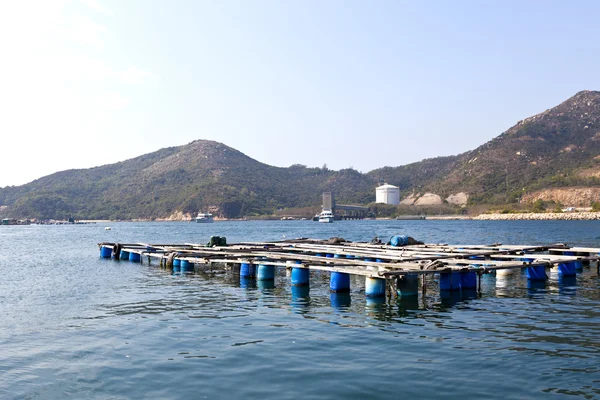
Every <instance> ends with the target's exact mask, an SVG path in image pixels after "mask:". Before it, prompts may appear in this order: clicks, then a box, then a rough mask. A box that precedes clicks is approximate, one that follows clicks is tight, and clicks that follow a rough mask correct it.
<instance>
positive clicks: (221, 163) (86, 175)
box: [0, 140, 375, 219]
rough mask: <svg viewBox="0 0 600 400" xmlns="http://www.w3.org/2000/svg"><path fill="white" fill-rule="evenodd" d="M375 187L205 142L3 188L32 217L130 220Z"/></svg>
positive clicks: (267, 206) (288, 202) (317, 198)
mask: <svg viewBox="0 0 600 400" xmlns="http://www.w3.org/2000/svg"><path fill="white" fill-rule="evenodd" d="M374 185H375V183H374V182H373V181H372V180H371V179H370V178H369V177H368V176H366V175H363V174H361V173H359V172H358V171H355V170H352V169H346V170H341V171H330V170H327V169H322V168H307V167H305V166H301V165H294V166H291V167H289V168H278V167H272V166H269V165H266V164H262V163H260V162H258V161H256V160H253V159H252V158H250V157H247V156H246V155H244V154H242V153H241V152H239V151H237V150H235V149H232V148H231V147H228V146H225V145H223V144H220V143H217V142H213V141H206V140H197V141H194V142H192V143H190V144H187V145H185V146H179V147H170V148H167V149H162V150H159V151H156V152H154V153H150V154H146V155H143V156H140V157H137V158H133V159H131V160H127V161H123V162H120V163H116V164H111V165H105V166H102V167H97V168H91V169H82V170H69V171H63V172H58V173H55V174H52V175H49V176H46V177H43V178H40V179H38V180H36V181H33V182H31V183H29V184H27V185H23V186H19V187H8V188H4V189H0V204H2V205H8V206H9V208H8V214H9V215H11V216H14V217H28V218H40V219H48V218H66V217H68V216H73V217H74V218H79V219H130V218H158V217H167V216H168V215H171V214H172V213H174V212H176V211H182V212H184V213H192V214H195V213H197V212H198V210H209V209H210V210H212V211H213V212H215V213H216V214H218V215H220V216H223V217H228V218H234V217H241V216H244V215H253V214H265V213H272V212H273V211H274V210H276V209H277V208H279V207H302V206H306V205H315V204H320V202H321V194H322V192H323V191H329V190H333V191H335V193H336V198H337V199H338V200H339V201H342V202H343V201H346V202H351V203H365V202H369V201H371V198H370V197H369V195H368V194H371V197H372V192H373V187H374Z"/></svg>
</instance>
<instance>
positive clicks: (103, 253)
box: [100, 246, 112, 258]
mask: <svg viewBox="0 0 600 400" xmlns="http://www.w3.org/2000/svg"><path fill="white" fill-rule="evenodd" d="M111 256H112V248H111V247H108V246H101V247H100V257H102V258H110V257H111Z"/></svg>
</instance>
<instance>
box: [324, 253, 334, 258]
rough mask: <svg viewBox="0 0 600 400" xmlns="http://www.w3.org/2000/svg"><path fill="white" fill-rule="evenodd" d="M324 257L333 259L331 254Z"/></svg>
mask: <svg viewBox="0 0 600 400" xmlns="http://www.w3.org/2000/svg"><path fill="white" fill-rule="evenodd" d="M325 257H327V258H333V254H330V253H327V254H326V255H325Z"/></svg>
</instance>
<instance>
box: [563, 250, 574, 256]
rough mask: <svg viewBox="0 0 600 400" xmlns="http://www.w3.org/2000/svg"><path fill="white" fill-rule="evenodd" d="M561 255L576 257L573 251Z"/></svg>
mask: <svg viewBox="0 0 600 400" xmlns="http://www.w3.org/2000/svg"><path fill="white" fill-rule="evenodd" d="M563 255H565V256H576V255H577V254H576V253H575V252H574V251H563Z"/></svg>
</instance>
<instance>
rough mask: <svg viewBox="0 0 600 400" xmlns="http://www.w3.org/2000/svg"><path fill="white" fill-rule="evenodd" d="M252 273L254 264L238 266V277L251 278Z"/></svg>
mask: <svg viewBox="0 0 600 400" xmlns="http://www.w3.org/2000/svg"><path fill="white" fill-rule="evenodd" d="M254 273H255V271H254V264H250V263H242V265H240V277H242V278H253V277H254Z"/></svg>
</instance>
